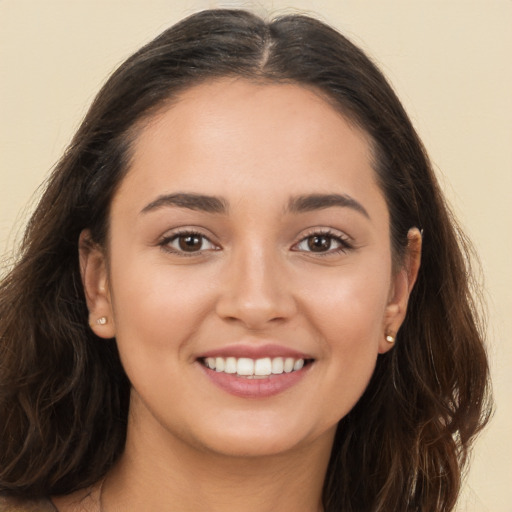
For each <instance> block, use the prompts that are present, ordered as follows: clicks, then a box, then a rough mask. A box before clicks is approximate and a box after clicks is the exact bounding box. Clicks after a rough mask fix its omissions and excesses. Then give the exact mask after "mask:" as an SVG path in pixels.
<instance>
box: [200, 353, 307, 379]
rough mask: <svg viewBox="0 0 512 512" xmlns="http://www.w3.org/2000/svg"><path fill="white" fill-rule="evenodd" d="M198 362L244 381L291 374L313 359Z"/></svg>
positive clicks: (209, 359) (222, 358)
mask: <svg viewBox="0 0 512 512" xmlns="http://www.w3.org/2000/svg"><path fill="white" fill-rule="evenodd" d="M199 362H200V363H201V364H202V365H203V366H205V367H206V368H209V369H210V370H213V371H215V372H218V373H227V374H232V375H233V376H236V377H244V378H246V379H268V378H269V377H270V376H272V375H281V374H283V373H293V372H297V371H299V370H301V369H302V368H303V367H304V366H306V365H308V364H311V363H312V362H313V359H300V358H293V357H272V358H271V357H263V358H260V359H251V358H249V357H205V358H200V359H199Z"/></svg>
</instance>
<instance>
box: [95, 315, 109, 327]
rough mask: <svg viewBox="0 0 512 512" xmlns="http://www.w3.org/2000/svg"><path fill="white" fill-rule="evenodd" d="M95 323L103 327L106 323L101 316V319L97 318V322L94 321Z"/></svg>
mask: <svg viewBox="0 0 512 512" xmlns="http://www.w3.org/2000/svg"><path fill="white" fill-rule="evenodd" d="M96 323H97V324H98V325H105V324H106V323H107V317H106V316H102V317H100V318H98V320H96Z"/></svg>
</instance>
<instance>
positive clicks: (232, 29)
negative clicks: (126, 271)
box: [0, 9, 490, 512]
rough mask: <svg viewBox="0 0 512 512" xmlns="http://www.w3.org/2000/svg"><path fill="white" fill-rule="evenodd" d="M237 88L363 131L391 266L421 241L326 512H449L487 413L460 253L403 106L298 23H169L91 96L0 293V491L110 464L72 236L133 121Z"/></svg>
mask: <svg viewBox="0 0 512 512" xmlns="http://www.w3.org/2000/svg"><path fill="white" fill-rule="evenodd" d="M224 76H240V77H245V78H247V79H253V80H260V81H267V82H290V83H296V84H302V85H304V86H308V87H314V88H315V89H316V90H317V91H319V92H321V93H322V94H323V95H324V96H325V97H326V98H327V99H328V101H330V102H331V104H332V105H333V107H334V108H337V109H340V110H341V111H342V112H343V113H344V115H345V116H346V117H348V118H349V119H351V120H352V122H354V123H356V124H357V125H358V126H360V127H361V128H362V129H363V130H364V131H365V132H366V133H367V134H368V135H369V136H370V139H371V143H372V149H373V157H374V168H375V172H376V175H377V179H378V181H379V184H380V186H381V188H382V190H383V192H384V195H385V197H386V201H387V205H388V208H389V212H390V219H391V220H390V230H391V238H392V246H393V251H394V254H395V261H396V262H397V264H400V261H401V258H402V257H403V254H404V253H405V248H406V245H407V232H408V230H409V228H411V227H413V226H417V227H419V228H420V229H422V230H423V254H422V265H421V268H420V271H419V277H418V280H417V283H416V286H415V288H414V290H413V292H412V295H411V298H410V302H409V308H408V313H407V317H406V320H405V323H404V325H403V326H402V328H401V329H400V331H399V333H398V336H397V340H396V346H395V347H394V349H393V350H391V351H390V352H388V353H387V354H385V355H381V356H379V358H378V361H377V366H376V370H375V373H374V375H373V377H372V379H371V382H370V384H369V386H368V388H367V390H366V391H365V393H364V395H363V396H362V398H361V399H360V400H359V402H358V403H357V405H356V406H355V407H354V409H353V410H352V411H351V412H350V413H349V414H348V415H347V416H346V417H344V418H343V419H342V420H341V421H340V423H339V427H338V431H337V436H336V440H335V443H334V446H333V449H332V456H331V461H330V464H329V468H328V473H327V478H326V481H325V486H324V505H325V510H326V511H327V512H335V511H342V510H343V511H344V512H350V511H353V512H356V511H357V512H361V511H381V512H384V511H386V512H388V511H390V510H400V511H406V510H407V511H422V512H425V511H436V512H438V511H448V510H452V509H453V507H454V504H455V502H456V499H457V495H458V492H459V488H460V478H461V473H462V470H463V468H464V464H465V463H466V460H467V455H468V450H469V447H470V444H471V441H472V440H473V438H474V436H475V434H476V433H478V432H479V430H480V429H481V428H482V427H483V425H484V424H485V423H486V421H487V419H488V415H489V403H490V402H489V387H488V367H487V359H486V354H485V350H484V345H483V328H482V324H481V322H480V321H479V319H478V314H477V308H476V306H475V304H474V301H473V299H472V294H471V272H470V268H469V261H470V256H469V252H470V251H469V244H468V242H467V240H466V238H465V237H464V235H463V234H462V232H461V231H460V229H459V228H458V227H457V224H456V223H455V221H454V219H453V218H452V216H451V214H450V212H449V210H448V208H447V206H446V204H445V201H444V199H443V196H442V193H441V191H440V189H439V186H438V183H437V181H436V178H435V176H434V174H433V172H432V168H431V165H430V163H429V160H428V157H427V155H426V153H425V151H424V149H423V146H422V144H421V141H420V140H419V138H418V136H417V134H416V133H415V131H414V128H413V127H412V125H411V122H410V120H409V119H408V117H407V115H406V113H405V112H404V109H403V108H402V106H401V104H400V102H399V100H398V99H397V97H396V95H395V94H394V92H393V90H392V89H391V87H390V86H389V84H388V83H387V82H386V80H385V78H384V77H383V75H382V74H381V73H380V71H379V70H378V69H377V68H376V66H375V65H374V64H373V63H372V62H371V61H370V60H369V59H368V57H367V56H366V55H365V54H364V53H363V52H362V51H361V50H360V49H358V48H357V47H355V46H354V45H353V44H352V43H351V42H349V41H348V40H347V39H346V38H345V37H343V36H342V35H341V34H339V33H338V32H337V31H335V30H334V29H332V28H330V27H329V26H327V25H325V24H323V23H321V22H319V21H317V20H314V19H312V18H309V17H306V16H299V15H295V16H285V17H282V18H277V19H275V20H273V21H271V22H265V21H264V20H262V19H261V18H259V17H257V16H255V15H253V14H251V13H248V12H245V11H239V10H228V9H226V10H210V11H203V12H201V13H198V14H196V15H193V16H191V17H189V18H187V19H185V20H183V21H182V22H180V23H178V24H177V25H175V26H174V27H172V28H170V29H168V30H167V31H166V32H164V33H163V34H161V35H160V36H159V37H157V38H156V39H155V40H153V41H152V42H150V43H149V44H148V45H146V46H145V47H143V48H142V49H141V50H139V51H138V52H137V53H136V54H134V55H133V56H132V57H130V58H129V59H128V60H127V61H126V62H125V63H124V64H122V65H121V67H120V68H119V69H118V70H117V71H116V72H115V73H114V74H113V75H112V77H111V78H110V79H109V80H108V82H107V83H106V85H105V86H104V87H103V88H102V90H101V91H100V93H99V94H98V96H97V97H96V99H95V101H94V102H93V104H92V106H91V108H90V110H89V113H88V114H87V116H86V118H85V119H84V121H83V123H82V125H81V127H80V128H79V130H78V132H77V134H76V135H75V137H74V139H73V141H72V142H71V144H70V146H69V148H68V150H67V151H66V153H65V155H64V156H63V158H62V160H61V161H60V163H59V164H58V166H57V167H56V169H55V171H54V172H53V174H52V175H51V176H50V178H49V181H48V183H47V185H46V189H45V192H44V195H43V197H42V199H41V201H40V203H39V205H38V207H37V209H36V211H35V213H34V215H33V217H32V218H31V220H30V222H29V224H28V227H27V230H26V233H25V237H24V239H23V241H22V244H21V248H20V256H19V259H18V261H17V263H16V264H15V265H14V266H13V268H12V269H11V271H10V272H9V273H8V274H7V276H6V277H5V279H4V280H3V282H2V283H1V287H0V337H1V338H0V339H1V341H0V491H2V492H4V493H9V494H15V495H22V496H27V497H38V496H44V495H50V494H61V493H69V492H71V491H73V490H76V489H78V488H81V487H85V486H87V485H90V484H92V483H94V482H95V481H97V480H99V479H100V478H101V477H102V476H103V475H104V474H105V473H106V472H107V471H108V469H109V468H110V467H111V466H112V464H113V463H114V462H115V461H116V459H117V457H118V456H119V454H120V453H121V452H122V450H123V447H124V441H125V434H126V418H127V411H128V406H129V390H130V384H129V382H128V380H127V378H126V376H125V374H124V372H123V369H122V367H121V364H120V361H119V357H118V353H117V349H116V345H115V341H111V342H106V341H105V340H100V339H99V338H97V337H95V335H94V334H93V332H92V331H91V329H90V328H89V327H88V324H87V319H88V312H87V307H86V304H85V300H84V292H83V288H82V283H81V279H80V274H79V268H78V248H77V246H78V237H79V234H80V232H81V231H82V230H83V229H85V228H88V229H89V230H90V232H91V234H92V237H93V239H94V241H95V242H97V243H99V244H102V243H104V242H105V238H106V236H107V234H108V219H109V205H110V203H111V200H112V197H113V194H114V193H115V191H116V188H117V187H118V185H119V183H120V181H121V180H122V178H123V175H124V172H125V171H126V168H127V165H128V161H129V159H130V149H131V146H132V144H131V143H132V141H133V139H134V137H136V135H137V128H138V127H139V126H141V124H142V122H143V120H144V119H145V118H147V117H148V116H150V115H151V114H152V113H153V112H155V111H156V110H157V109H158V108H161V107H162V105H163V104H164V103H165V102H169V101H172V100H173V99H176V96H177V94H178V93H179V92H180V91H182V90H183V89H185V88H188V87H191V86H192V85H195V84H198V83H200V82H201V81H204V80H209V79H214V78H216V77H224Z"/></svg>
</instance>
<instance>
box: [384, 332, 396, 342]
mask: <svg viewBox="0 0 512 512" xmlns="http://www.w3.org/2000/svg"><path fill="white" fill-rule="evenodd" d="M386 341H387V342H388V343H395V337H394V336H392V335H391V334H386Z"/></svg>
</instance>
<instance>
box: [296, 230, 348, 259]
mask: <svg viewBox="0 0 512 512" xmlns="http://www.w3.org/2000/svg"><path fill="white" fill-rule="evenodd" d="M351 248H352V245H351V244H350V243H349V241H348V240H346V239H345V238H344V236H343V235H341V234H340V235H338V234H334V233H322V232H319V233H313V234H311V235H309V236H306V237H304V238H303V239H302V240H301V241H300V242H299V243H297V244H296V245H294V246H293V248H292V250H294V251H301V252H309V253H316V254H319V255H320V254H333V255H334V254H337V253H341V252H346V251H348V250H349V249H351Z"/></svg>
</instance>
